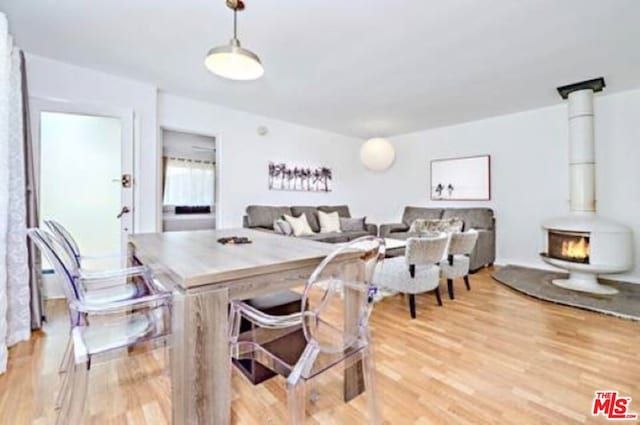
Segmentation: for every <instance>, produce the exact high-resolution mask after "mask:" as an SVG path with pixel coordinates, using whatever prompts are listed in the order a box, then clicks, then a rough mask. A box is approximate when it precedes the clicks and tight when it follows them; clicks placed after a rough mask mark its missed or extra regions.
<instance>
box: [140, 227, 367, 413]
mask: <svg viewBox="0 0 640 425" xmlns="http://www.w3.org/2000/svg"><path fill="white" fill-rule="evenodd" d="M230 236H244V237H247V238H248V239H249V240H250V241H251V243H249V244H226V245H223V244H221V243H219V242H218V239H220V238H224V237H230ZM335 249H336V247H335V246H333V245H331V244H327V243H322V242H315V241H311V240H307V239H303V238H295V237H285V236H280V235H276V234H271V233H267V232H261V231H256V230H250V229H224V230H201V231H188V232H165V233H148V234H135V235H132V236H130V239H129V254H130V256H131V258H133V259H134V260H135V261H136V262H138V263H140V264H144V265H147V266H149V267H150V268H151V269H152V271H153V273H154V276H155V277H156V278H157V279H158V280H159V281H160V282H162V283H165V284H167V285H170V286H171V287H172V288H173V293H174V297H173V311H172V340H171V368H170V369H171V384H172V385H171V388H172V411H173V424H175V425H182V424H215V425H223V424H224V425H227V424H229V423H230V412H231V397H230V393H231V367H230V355H229V343H228V305H229V302H230V301H231V300H242V299H247V298H251V297H254V296H258V295H264V294H268V293H273V292H275V291H280V290H284V289H287V288H292V287H296V286H300V285H302V284H304V282H305V281H306V280H307V279H308V278H309V276H310V275H311V273H312V272H313V270H314V269H315V268H316V267H317V266H318V264H319V263H320V262H321V261H322V260H323V259H324V258H325V257H326V256H327V255H329V254H330V253H332V252H333V251H334V250H335ZM358 258H359V257H358V256H357V255H354V254H353V253H351V254H349V253H345V254H344V256H343V258H342V259H341V260H340V261H344V262H345V264H343V266H345V267H347V268H348V270H350V272H349V273H353V276H357V275H358V274H359V273H362V264H361V263H360V262H359V261H358ZM357 301H358V300H351V301H347V302H348V303H349V304H351V305H353V306H354V307H353V309H352V310H355V308H356V307H355V306H356V305H357ZM347 315H348V316H350V317H349V318H348V319H347V320H345V323H346V325H345V326H356V321H357V317H356V315H355V314H354V312H353V311H352V312H351V313H347ZM363 389H364V388H363V379H362V370H361V365H359V364H356V365H355V366H353V367H351V368H349V369H347V370H346V371H345V385H344V399H345V401H348V400H350V399H352V398H354V397H355V396H357V395H358V394H360V393H361V392H362V391H363Z"/></svg>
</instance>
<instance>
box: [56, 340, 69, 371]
mask: <svg viewBox="0 0 640 425" xmlns="http://www.w3.org/2000/svg"><path fill="white" fill-rule="evenodd" d="M71 347H72V344H71V335H69V339H67V346H66V347H65V349H64V354H63V355H62V360H60V367H59V368H58V373H65V372H67V367H68V366H69V365H68V364H67V363H68V361H69V359H70V358H71Z"/></svg>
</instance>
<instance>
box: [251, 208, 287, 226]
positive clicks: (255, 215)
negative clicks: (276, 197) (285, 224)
mask: <svg viewBox="0 0 640 425" xmlns="http://www.w3.org/2000/svg"><path fill="white" fill-rule="evenodd" d="M285 214H287V215H291V208H289V207H272V206H268V205H249V206H248V207H247V220H248V222H249V227H264V228H266V229H273V222H274V221H276V220H277V219H279V218H282V216H283V215H285Z"/></svg>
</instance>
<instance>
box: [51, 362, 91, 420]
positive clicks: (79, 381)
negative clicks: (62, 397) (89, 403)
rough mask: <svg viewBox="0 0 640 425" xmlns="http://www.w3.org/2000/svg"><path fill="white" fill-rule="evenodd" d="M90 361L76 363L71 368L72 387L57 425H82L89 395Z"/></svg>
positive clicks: (59, 414)
mask: <svg viewBox="0 0 640 425" xmlns="http://www.w3.org/2000/svg"><path fill="white" fill-rule="evenodd" d="M90 364H91V363H90V362H86V363H76V364H74V365H73V366H72V367H71V368H70V370H69V372H68V373H69V374H70V375H71V376H70V377H69V379H70V382H69V383H70V384H71V388H70V389H69V395H68V396H67V397H66V398H67V400H66V403H65V406H64V407H63V409H62V410H61V411H60V412H59V413H58V419H57V421H56V425H80V424H82V416H83V413H84V407H85V403H86V397H87V390H88V388H87V384H88V379H89V368H90Z"/></svg>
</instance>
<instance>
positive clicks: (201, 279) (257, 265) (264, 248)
mask: <svg viewBox="0 0 640 425" xmlns="http://www.w3.org/2000/svg"><path fill="white" fill-rule="evenodd" d="M229 236H246V237H248V238H249V239H250V240H251V241H252V243H250V244H246V245H233V244H227V245H223V244H221V243H218V241H217V240H218V239H219V238H222V237H229ZM129 241H130V243H131V244H132V245H133V246H134V248H135V252H136V254H140V255H142V256H144V258H145V263H146V264H149V263H150V262H152V263H155V264H159V265H161V266H162V268H163V269H164V270H165V272H166V273H168V274H169V275H170V276H171V277H172V279H173V280H174V282H175V283H176V284H178V285H180V286H181V287H182V288H184V289H191V288H194V287H197V286H201V285H207V284H213V283H218V282H225V281H229V280H237V279H243V278H248V277H253V276H258V275H262V274H265V273H273V272H281V271H286V270H291V269H295V268H299V267H304V266H309V265H316V264H318V263H319V262H320V261H321V260H322V259H323V258H324V257H326V256H327V255H329V254H330V253H331V252H333V251H334V250H335V249H336V246H334V245H332V244H328V243H323V242H316V241H310V240H307V239H303V238H295V237H286V236H280V235H275V234H271V233H267V232H261V231H257V230H251V229H223V230H200V231H188V232H165V233H148V234H137V235H132V236H131V237H130V239H129Z"/></svg>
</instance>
